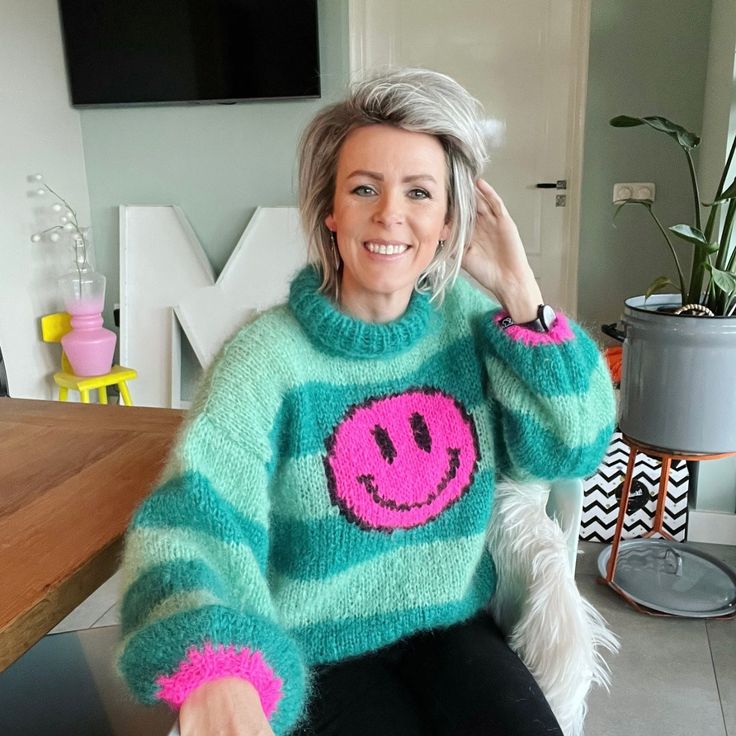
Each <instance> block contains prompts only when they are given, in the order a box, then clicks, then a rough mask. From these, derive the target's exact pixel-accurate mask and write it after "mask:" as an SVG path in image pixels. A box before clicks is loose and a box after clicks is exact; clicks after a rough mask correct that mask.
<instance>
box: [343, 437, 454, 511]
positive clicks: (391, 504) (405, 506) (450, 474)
mask: <svg viewBox="0 0 736 736" xmlns="http://www.w3.org/2000/svg"><path fill="white" fill-rule="evenodd" d="M447 456H448V458H449V463H448V466H447V470H446V471H445V474H444V476H442V480H441V481H440V482H439V483H438V484H437V488H436V489H435V490H434V491H432V493H430V494H429V496H427V498H425V499H424V501H417V502H415V503H396V501H394V500H392V499H390V498H384V497H383V496H382V495H381V494H380V493H379V491H378V488H377V487H376V483H375V478H374V476H372V475H359V476H358V477H357V481H358V483H360V484H362V485H364V486H365V489H366V491H368V493H369V494H370V495H371V498H373V500H374V501H375V503H377V504H378V505H379V506H382V507H383V508H387V509H391V510H392V511H411V510H412V509H419V508H421V507H422V506H428V505H429V504H431V503H432V501H434V500H435V499H436V498H437V497H438V496H439V495H440V494H441V493H442V492H443V491H444V490H445V489H446V488H447V486H448V485H449V483H450V481H451V480H453V479H454V478H455V476H456V475H457V470H458V468H459V467H460V448H458V447H448V448H447Z"/></svg>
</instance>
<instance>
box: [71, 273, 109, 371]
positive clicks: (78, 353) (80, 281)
mask: <svg viewBox="0 0 736 736" xmlns="http://www.w3.org/2000/svg"><path fill="white" fill-rule="evenodd" d="M59 291H60V293H61V298H62V301H63V303H64V309H65V310H66V311H67V312H69V314H70V315H71V323H72V329H71V330H70V331H69V332H68V333H67V334H66V335H64V337H62V338H61V345H62V347H63V349H64V352H65V353H66V356H67V358H68V359H69V362H70V363H71V366H72V370H73V371H74V374H75V375H77V376H101V375H104V374H105V373H109V372H110V369H111V368H112V359H113V354H114V353H115V342H116V340H117V337H116V335H115V333H114V332H112V331H111V330H107V329H105V328H104V327H103V326H102V310H103V309H104V306H105V277H104V276H103V275H102V274H101V273H97V272H96V271H94V270H93V269H92V268H91V267H90V266H89V265H88V264H87V262H86V260H85V261H83V262H82V263H78V264H77V267H75V268H74V269H72V270H71V271H69V272H68V273H65V274H64V275H63V276H62V277H61V278H60V279H59Z"/></svg>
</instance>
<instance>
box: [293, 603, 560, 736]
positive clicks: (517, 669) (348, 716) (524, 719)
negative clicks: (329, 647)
mask: <svg viewBox="0 0 736 736" xmlns="http://www.w3.org/2000/svg"><path fill="white" fill-rule="evenodd" d="M293 733H294V735H295V736H364V735H365V736H368V735H369V734H370V736H376V734H379V735H380V736H430V735H431V736H475V735H476V734H477V735H478V736H480V735H481V734H482V736H496V735H498V736H505V735H506V734H509V735H511V734H513V735H514V736H537V735H539V734H545V735H550V734H551V735H554V736H562V731H561V730H560V727H559V725H558V724H557V720H556V719H555V717H554V715H553V714H552V711H551V710H550V707H549V705H548V704H547V701H546V700H545V698H544V695H542V692H541V690H540V689H539V687H538V686H537V683H536V682H535V681H534V678H533V677H532V676H531V674H530V673H529V670H527V669H526V667H525V666H524V664H523V663H522V662H521V660H520V659H519V658H518V657H517V656H516V655H515V654H514V653H513V652H512V651H511V649H509V647H508V645H507V644H506V642H505V640H504V637H503V634H502V633H501V631H500V630H499V629H498V627H497V626H496V624H495V623H494V622H493V620H492V619H491V617H490V616H489V615H488V614H487V613H479V614H477V615H476V616H474V617H473V618H471V619H469V620H468V621H465V622H462V623H460V624H456V625H454V626H451V627H449V628H446V629H433V630H431V631H425V632H420V633H419V634H416V635H414V636H412V637H410V638H407V639H404V640H402V641H400V642H397V643H396V644H392V645H391V646H388V647H385V648H384V649H381V650H379V651H377V652H371V653H369V654H366V655H362V656H360V657H354V658H351V659H347V660H345V661H343V662H337V663H335V664H329V665H322V666H320V667H317V668H315V670H314V673H313V688H312V699H311V701H310V702H309V703H308V705H307V716H306V718H305V720H304V721H302V723H301V725H300V727H299V728H297V729H296V731H294V732H293Z"/></svg>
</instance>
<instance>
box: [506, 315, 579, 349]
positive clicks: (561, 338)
mask: <svg viewBox="0 0 736 736" xmlns="http://www.w3.org/2000/svg"><path fill="white" fill-rule="evenodd" d="M508 316H509V314H508V312H505V311H502V312H498V314H496V316H495V317H494V319H493V321H494V322H495V323H496V324H498V323H499V322H501V321H502V320H504V319H506V317H508ZM503 332H505V333H506V334H507V335H508V336H509V337H510V338H511V339H512V340H516V341H517V342H523V343H524V344H525V345H560V344H562V343H563V342H569V341H570V340H574V339H575V335H574V334H573V331H572V330H571V329H570V323H569V322H568V321H567V317H565V315H564V314H560V313H559V312H558V314H557V319H556V320H555V323H554V325H553V327H552V329H551V330H550V331H549V332H537V331H536V330H530V329H529V328H528V327H522V326H521V325H510V326H509V327H506V328H505V329H503Z"/></svg>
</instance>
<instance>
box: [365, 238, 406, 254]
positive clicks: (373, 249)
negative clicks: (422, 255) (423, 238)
mask: <svg viewBox="0 0 736 736" xmlns="http://www.w3.org/2000/svg"><path fill="white" fill-rule="evenodd" d="M363 247H364V248H365V249H366V250H367V251H368V252H369V253H373V254H374V255H380V256H400V255H401V254H402V253H406V251H407V250H409V246H408V245H407V244H406V243H384V242H378V241H373V240H367V241H366V242H365V243H363Z"/></svg>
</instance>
